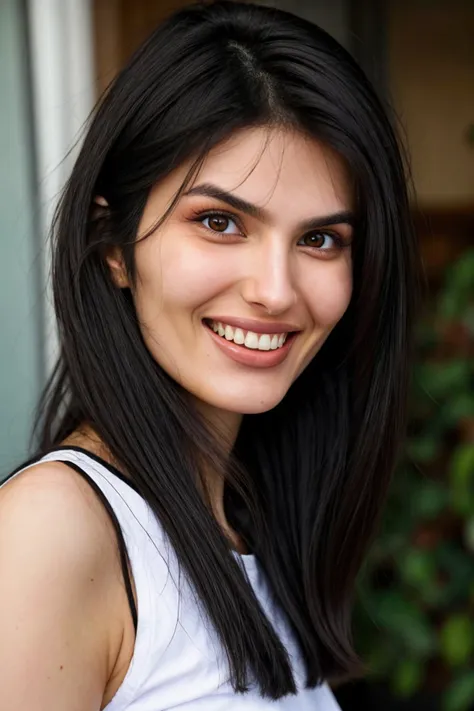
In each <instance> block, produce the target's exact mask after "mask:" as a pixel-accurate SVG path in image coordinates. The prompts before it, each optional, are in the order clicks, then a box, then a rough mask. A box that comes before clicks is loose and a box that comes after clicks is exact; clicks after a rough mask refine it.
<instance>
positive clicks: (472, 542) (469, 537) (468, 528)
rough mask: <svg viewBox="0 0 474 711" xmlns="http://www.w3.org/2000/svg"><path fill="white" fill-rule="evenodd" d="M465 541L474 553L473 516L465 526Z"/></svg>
mask: <svg viewBox="0 0 474 711" xmlns="http://www.w3.org/2000/svg"><path fill="white" fill-rule="evenodd" d="M464 541H465V543H466V548H468V549H469V550H470V551H472V553H474V516H471V518H469V519H468V520H467V521H466V524H465V526H464ZM473 576H474V574H473ZM473 585H474V580H473Z"/></svg>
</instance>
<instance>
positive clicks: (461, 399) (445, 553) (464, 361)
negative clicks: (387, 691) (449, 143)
mask: <svg viewBox="0 0 474 711" xmlns="http://www.w3.org/2000/svg"><path fill="white" fill-rule="evenodd" d="M417 355H418V357H417V363H416V367H415V371H414V379H413V386H412V394H411V404H410V423H409V436H408V441H407V446H406V453H405V456H404V458H403V461H402V463H401V465H400V467H399V469H398V471H397V473H396V476H395V479H394V482H393V487H392V490H391V495H390V497H389V500H388V505H387V509H386V512H385V517H384V523H383V529H382V531H381V533H380V535H379V537H378V538H377V540H376V542H375V545H374V546H373V549H372V552H371V555H370V556H369V558H368V560H367V563H366V565H365V567H364V570H363V572H362V575H361V578H360V585H359V595H358V602H357V606H356V615H355V637H356V646H357V647H358V649H359V650H360V651H361V654H362V656H363V658H364V660H365V661H366V663H367V666H368V671H369V675H372V678H375V679H380V680H384V681H386V682H388V683H389V684H390V686H391V688H392V691H393V692H394V694H396V695H398V696H401V697H410V696H413V695H414V694H415V693H416V692H418V691H424V692H428V693H430V694H432V695H434V696H435V698H437V699H439V701H440V709H442V710H443V711H467V710H468V709H473V708H474V250H470V251H468V252H466V253H464V254H463V256H462V257H461V259H460V260H459V261H458V262H457V263H455V264H453V265H452V266H451V267H450V268H449V270H448V271H447V273H446V278H445V283H444V285H443V287H442V289H441V291H440V293H439V294H438V295H437V296H436V298H435V299H433V303H432V304H431V306H430V307H429V308H428V309H427V313H426V316H425V318H424V320H423V323H422V324H421V325H420V328H419V333H418V350H417Z"/></svg>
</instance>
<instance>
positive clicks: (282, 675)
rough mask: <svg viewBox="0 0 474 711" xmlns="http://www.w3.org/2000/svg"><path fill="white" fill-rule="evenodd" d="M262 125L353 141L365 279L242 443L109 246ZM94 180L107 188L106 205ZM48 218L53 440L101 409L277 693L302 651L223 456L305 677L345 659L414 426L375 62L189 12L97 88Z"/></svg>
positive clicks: (104, 431) (411, 251)
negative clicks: (233, 538) (266, 607)
mask: <svg viewBox="0 0 474 711" xmlns="http://www.w3.org/2000/svg"><path fill="white" fill-rule="evenodd" d="M255 126H264V127H265V126H269V127H271V126H291V127H292V129H296V130H298V131H301V132H303V133H304V134H305V135H309V136H310V137H313V138H315V139H317V140H319V141H321V142H323V143H324V144H327V145H329V146H331V147H332V148H333V149H335V150H336V151H337V153H338V154H339V155H340V156H342V157H343V159H344V161H345V163H346V164H347V166H348V167H349V170H350V173H351V176H352V179H353V181H354V186H355V192H356V201H357V205H356V208H357V225H356V236H355V239H354V245H353V277H354V289H353V296H352V300H351V303H350V305H349V308H348V310H347V312H346V313H345V315H344V317H343V318H342V320H341V321H340V322H339V324H338V325H337V326H336V328H335V329H334V331H333V332H332V333H331V335H330V337H329V338H328V340H327V341H326V343H325V344H324V346H323V347H322V349H321V351H320V352H319V353H318V354H317V356H316V357H315V358H314V360H313V361H312V362H311V363H310V365H309V366H308V367H307V368H306V370H305V371H304V372H303V373H302V375H301V376H300V377H299V378H298V379H297V380H296V382H295V383H294V384H293V385H292V387H291V389H290V391H289V392H288V393H287V395H286V396H285V397H284V399H283V400H282V402H281V403H280V404H279V405H278V406H277V407H275V408H274V409H272V410H271V411H269V412H266V413H264V414H259V415H248V416H245V417H244V418H243V424H242V426H241V429H240V431H239V435H238V438H237V441H236V443H235V446H234V447H233V450H232V452H231V455H230V457H229V456H226V455H225V452H224V451H223V449H222V446H221V444H220V443H219V441H218V438H217V437H216V435H215V433H214V432H213V431H212V430H211V428H210V427H209V425H208V423H206V422H204V421H203V419H202V418H200V417H199V416H198V413H197V412H196V410H195V408H193V406H192V404H191V402H190V398H189V396H188V394H187V393H186V392H185V391H183V389H182V388H181V387H180V386H179V385H178V384H177V383H176V382H175V381H174V380H173V379H172V378H171V377H169V376H168V374H167V373H166V372H165V371H164V370H163V369H162V368H160V366H159V365H158V364H157V363H156V362H155V360H154V359H153V358H152V356H151V354H150V353H149V351H148V350H147V348H146V346H145V344H144V341H143V338H142V335H141V333H140V329H139V326H138V323H137V318H136V314H135V310H134V305H133V296H132V294H131V292H130V291H129V290H127V289H119V288H117V287H116V286H115V285H114V283H113V281H112V278H111V275H110V271H109V269H108V267H107V264H106V260H105V257H104V254H105V250H106V248H107V247H108V246H110V245H118V246H120V247H121V248H122V250H123V253H124V255H125V259H126V264H127V268H128V271H129V274H130V278H131V279H132V281H133V279H134V276H135V271H134V241H135V238H136V236H137V228H138V224H139V221H140V218H141V216H142V213H143V210H144V206H145V203H146V201H147V197H148V195H149V192H150V189H151V188H152V187H153V186H154V185H155V184H156V183H158V182H159V181H160V180H161V179H162V178H164V177H165V176H166V175H168V174H169V173H170V171H172V170H173V169H175V168H176V167H178V166H180V165H182V164H183V162H184V161H185V160H189V159H193V160H194V161H195V163H194V167H195V168H196V167H198V166H199V164H200V161H201V162H202V160H203V158H204V157H205V155H206V154H207V152H208V151H209V150H210V149H211V148H212V147H213V146H215V145H216V144H218V143H219V142H220V141H222V140H224V139H225V138H228V137H229V136H230V135H231V134H232V133H233V132H235V131H236V130H239V129H241V128H245V127H255ZM188 178H189V179H190V176H188ZM98 195H100V196H103V197H104V198H105V199H106V201H107V203H108V207H104V208H99V209H98V208H97V207H94V204H93V200H94V196H98ZM178 197H179V196H178ZM54 232H55V244H54V264H53V283H54V297H55V308H56V313H57V319H58V325H59V334H60V356H59V361H58V364H57V367H56V369H55V371H54V374H53V377H52V379H51V381H50V383H49V385H48V387H47V389H46V391H45V395H44V398H43V401H42V405H41V408H40V420H39V423H40V425H39V429H40V433H41V436H40V446H39V450H40V453H41V452H47V451H49V450H51V449H54V447H55V446H57V445H58V444H59V443H60V442H61V441H62V440H63V439H64V438H65V437H67V436H68V435H69V434H70V433H71V432H73V431H74V430H75V429H76V428H77V427H78V426H79V425H81V424H84V423H88V424H89V425H91V426H92V427H93V428H94V430H95V431H96V432H97V433H98V435H99V437H100V438H101V439H102V440H103V442H104V443H105V444H106V446H107V447H108V448H109V450H110V452H111V454H112V455H113V458H114V460H115V461H117V462H120V465H121V466H122V467H123V468H124V470H126V472H127V473H128V475H129V476H130V477H131V478H132V479H133V480H134V482H135V485H136V486H137V488H138V490H139V491H140V493H141V494H142V495H143V497H145V499H146V500H147V501H148V502H149V504H150V506H151V508H152V509H153V511H154V512H155V514H156V516H157V517H158V518H159V520H160V522H161V524H162V525H163V527H164V529H165V531H166V534H167V535H168V537H169V539H170V541H171V543H172V545H173V546H174V549H175V551H176V553H177V555H178V558H179V560H180V562H181V565H182V566H183V569H184V571H185V573H186V575H187V576H188V578H189V580H190V582H191V583H192V585H193V586H194V588H195V590H196V592H197V594H198V595H199V597H200V599H201V600H202V602H203V604H204V607H205V609H206V611H207V614H208V615H209V617H210V620H211V622H212V623H213V625H214V626H215V628H216V630H217V632H218V634H219V637H220V640H221V642H222V645H223V649H224V650H225V652H226V654H227V657H228V661H229V673H230V678H231V681H232V684H233V686H234V688H235V690H236V691H240V692H241V691H245V690H246V689H247V688H248V684H249V682H250V680H251V679H254V680H255V681H256V682H257V684H258V685H259V688H260V690H261V693H262V694H263V695H265V696H268V697H271V698H274V699H277V698H279V697H281V696H283V695H285V694H288V693H294V692H295V690H296V686H295V680H294V678H293V674H292V669H291V665H290V662H289V658H288V655H287V652H286V650H285V648H284V647H283V645H282V643H281V642H280V640H279V639H278V637H277V635H276V634H275V631H274V630H273V628H272V626H271V625H270V623H269V622H268V620H267V619H266V617H265V615H264V614H263V612H262V610H261V609H260V607H259V604H258V601H257V599H256V597H255V596H254V593H253V591H252V589H251V587H250V585H249V584H248V582H247V581H246V579H245V576H244V574H243V572H242V571H241V569H240V567H239V565H238V563H237V561H236V560H235V559H234V557H233V556H232V555H230V554H229V543H228V541H227V540H226V538H225V536H224V534H223V533H222V531H221V530H220V528H219V526H218V524H217V522H216V520H215V519H214V517H213V515H212V513H211V511H210V507H209V502H208V501H207V500H206V496H205V495H203V486H202V484H203V479H204V477H203V475H202V466H201V464H202V463H203V462H209V461H211V462H212V463H213V465H214V466H215V469H216V470H217V471H219V472H220V474H221V475H222V476H223V477H225V481H226V495H225V499H226V512H227V515H228V517H229V521H230V522H231V524H232V525H233V527H234V528H235V529H236V530H237V531H238V533H239V534H240V535H241V536H242V537H243V539H244V540H245V541H246V542H247V543H248V545H249V546H250V548H251V550H252V551H253V552H254V553H255V554H256V555H257V556H258V559H259V561H260V563H261V565H262V567H263V569H264V570H265V572H266V574H267V576H268V578H269V580H270V583H271V587H272V590H273V593H274V595H275V599H276V600H277V602H278V603H279V604H280V606H281V607H282V608H283V610H284V612H285V613H286V615H287V617H288V620H289V622H290V624H291V626H292V629H293V631H294V633H295V636H296V639H297V641H298V643H299V646H300V649H301V652H302V655H303V658H304V660H305V663H306V669H307V685H308V686H315V685H317V684H318V683H321V681H322V680H323V679H327V678H334V677H337V676H340V675H343V676H345V675H347V674H350V673H351V672H353V670H354V669H355V668H356V667H357V664H358V660H357V657H356V655H355V653H354V651H353V649H352V642H351V634H350V610H351V601H352V596H353V590H354V586H355V580H356V576H357V572H358V570H359V567H360V565H361V561H362V559H363V556H364V553H365V552H366V550H367V546H368V544H369V542H370V540H371V538H372V536H373V533H374V529H375V527H376V524H377V520H378V518H379V514H380V510H381V507H382V504H383V501H384V498H385V495H386V490H387V487H388V484H389V480H390V476H391V473H392V470H393V467H394V462H395V458H396V454H397V449H398V446H399V443H400V438H401V434H402V432H403V423H404V410H405V400H406V389H407V377H408V376H407V373H408V355H409V352H410V343H411V330H412V328H411V327H412V321H413V314H414V307H415V295H416V283H417V250H416V246H415V240H414V236H413V232H412V226H411V223H410V210H409V204H408V198H407V191H406V181H405V176H404V168H403V161H402V159H401V156H400V151H399V148H398V146H397V140H396V138H395V135H394V131H393V129H392V128H391V125H390V121H389V120H388V118H387V115H386V111H385V109H384V108H383V106H382V105H381V103H380V101H379V100H378V99H377V97H376V95H375V93H374V91H373V89H372V88H371V86H370V84H369V82H368V80H367V79H366V77H365V75H364V74H363V72H362V70H361V69H360V68H359V67H358V66H357V65H356V63H355V62H354V60H353V59H352V58H351V56H350V55H349V54H348V53H347V52H346V51H345V50H344V49H343V48H342V47H341V46H340V45H339V44H338V43H337V42H336V41H335V40H334V39H332V38H331V37H330V36H329V35H328V34H326V33H325V32H324V31H323V30H321V29H320V28H318V27H317V26H315V25H313V24H311V23H309V22H306V21H304V20H302V19H298V18H296V17H294V16H293V15H291V14H289V13H287V12H283V11H280V10H277V9H272V8H267V7H261V6H257V5H252V4H243V3H238V2H235V3H234V2H225V1H222V2H215V3H210V4H209V3H206V4H199V5H193V6H189V7H187V8H185V9H183V10H181V11H179V12H177V13H176V14H174V15H173V16H172V17H171V18H169V19H168V20H167V21H165V22H164V23H163V24H162V25H161V26H160V27H158V29H157V30H156V31H155V32H154V33H153V34H152V35H151V36H150V38H149V39H148V40H147V41H146V42H145V43H144V44H143V45H142V46H141V48H139V49H138V51H137V52H136V53H135V55H134V56H133V57H132V59H131V60H130V62H129V63H128V65H127V66H126V67H125V68H124V69H123V70H122V71H121V72H120V74H119V75H118V76H117V77H116V79H115V80H114V81H113V83H112V85H111V86H110V87H109V89H108V91H107V92H106V94H105V96H104V97H103V98H102V100H101V101H100V102H99V105H98V107H97V109H96V110H95V112H94V115H93V117H92V120H91V124H90V126H89V129H88V132H87V135H86V137H85V141H84V144H83V147H82V150H81V152H80V155H79V157H78V159H77V162H76V164H75V166H74V169H73V171H72V175H71V177H70V180H69V182H68V184H67V186H66V189H65V192H64V195H63V198H62V201H61V204H60V207H59V211H58V214H57V219H56V221H55V226H54ZM216 581H218V583H217V582H216Z"/></svg>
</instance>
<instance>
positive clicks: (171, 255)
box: [135, 230, 235, 311]
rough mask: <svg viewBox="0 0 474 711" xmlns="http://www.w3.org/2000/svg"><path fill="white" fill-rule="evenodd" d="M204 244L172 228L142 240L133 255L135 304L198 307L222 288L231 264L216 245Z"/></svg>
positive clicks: (178, 307)
mask: <svg viewBox="0 0 474 711" xmlns="http://www.w3.org/2000/svg"><path fill="white" fill-rule="evenodd" d="M205 247H206V245H200V244H199V243H196V240H190V239H187V236H186V234H184V235H183V233H182V232H181V233H179V232H178V233H176V232H175V231H174V230H170V231H169V232H166V233H164V234H161V235H158V234H157V235H153V236H152V237H150V238H149V241H148V244H147V242H146V241H145V242H143V244H142V245H140V246H139V247H138V248H137V252H136V257H135V259H136V269H137V277H138V279H137V293H136V297H137V298H136V300H137V307H138V306H140V308H141V309H142V310H143V309H147V310H148V309H149V307H150V305H151V304H152V305H153V309H155V308H156V305H157V304H160V305H161V307H162V308H164V309H166V310H168V311H170V310H173V309H180V308H191V309H193V308H198V307H199V306H200V305H202V304H205V303H206V301H208V300H210V299H211V298H213V297H214V296H215V294H216V293H218V292H220V291H222V290H223V289H225V288H226V285H228V283H229V280H230V278H231V276H232V272H233V271H234V272H235V267H234V269H233V270H232V264H230V266H229V260H225V259H223V258H222V253H219V251H218V249H216V250H212V249H210V248H209V245H207V249H206V248H205ZM234 276H235V274H234Z"/></svg>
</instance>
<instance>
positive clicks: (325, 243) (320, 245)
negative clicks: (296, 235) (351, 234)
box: [298, 232, 342, 251]
mask: <svg viewBox="0 0 474 711" xmlns="http://www.w3.org/2000/svg"><path fill="white" fill-rule="evenodd" d="M341 241H342V240H341V239H340V238H338V237H337V236H336V235H333V234H331V233H330V232H310V233H309V234H307V235H304V236H303V237H302V238H301V241H300V242H299V243H298V244H301V243H303V247H314V248H315V249H318V250H321V251H329V250H331V249H334V248H335V247H336V248H337V247H340V246H341Z"/></svg>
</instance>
